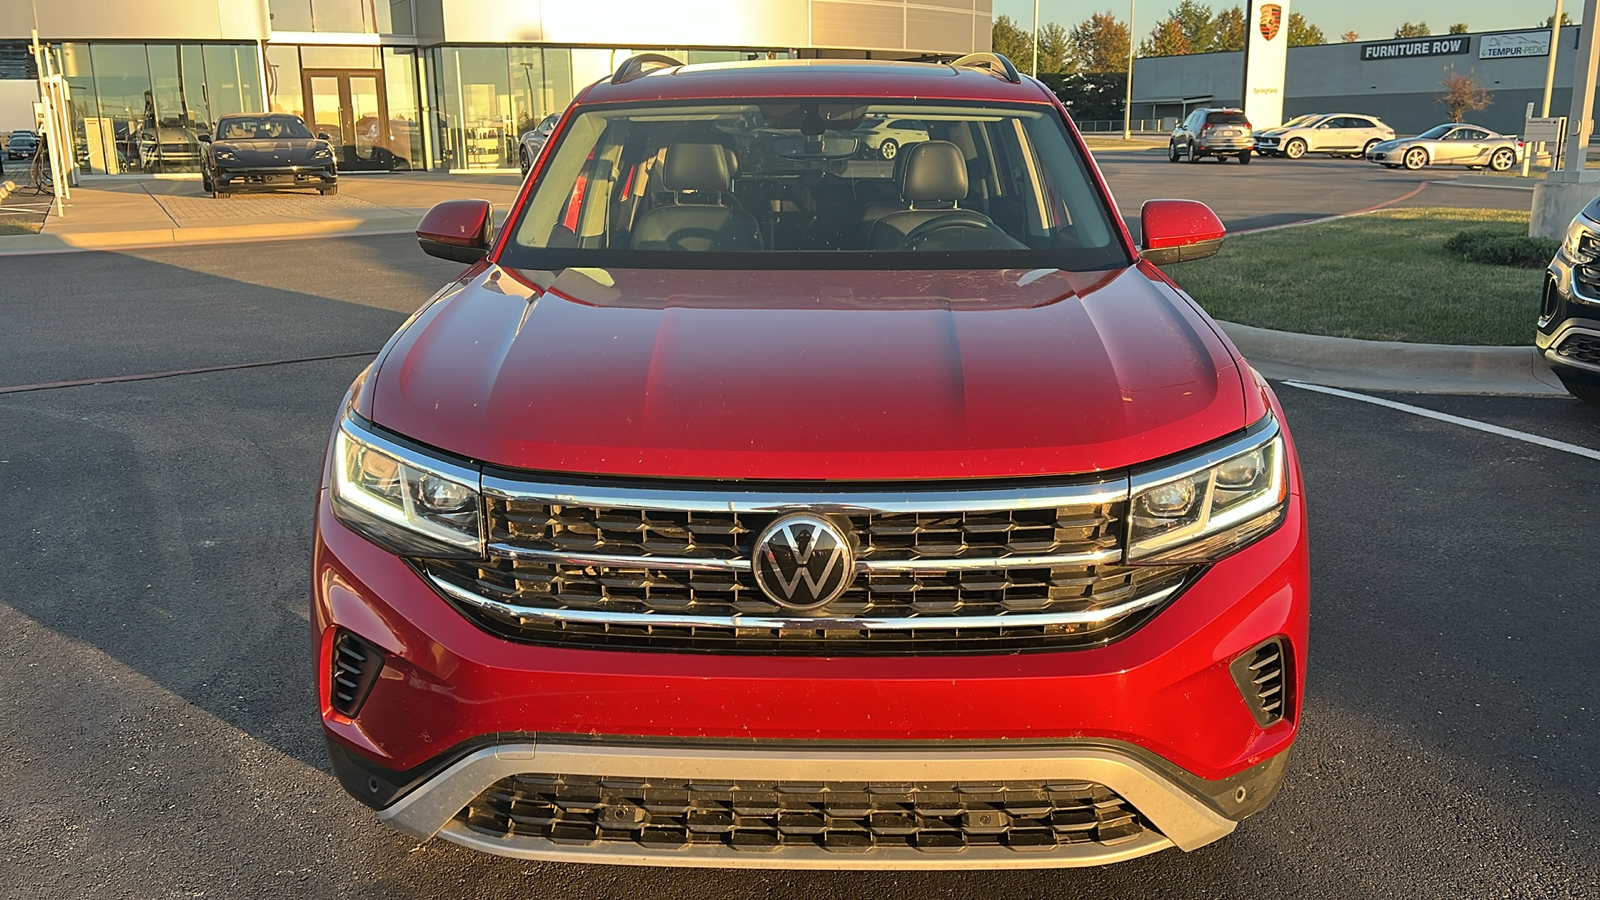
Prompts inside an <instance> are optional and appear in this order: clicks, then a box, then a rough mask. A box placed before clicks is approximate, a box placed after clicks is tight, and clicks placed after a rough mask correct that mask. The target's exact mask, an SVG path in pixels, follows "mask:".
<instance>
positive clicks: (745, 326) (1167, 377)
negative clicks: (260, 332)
mask: <svg viewBox="0 0 1600 900" xmlns="http://www.w3.org/2000/svg"><path fill="white" fill-rule="evenodd" d="M1146 265H1147V264H1146ZM1153 274H1154V270H1153V269H1151V270H1149V272H1147V271H1146V270H1144V269H1142V268H1140V267H1134V268H1128V269H1121V270H1117V271H1113V272H1097V273H1088V274H1071V273H1065V272H1060V271H1057V270H1037V271H1033V272H1023V271H1020V270H999V271H995V270H988V271H948V270H945V271H887V272H855V271H849V272H841V271H807V272H799V271H795V272H739V271H721V270H718V271H686V270H660V269H656V270H620V269H613V270H594V269H588V270H583V269H568V270H564V271H563V272H560V273H552V272H530V271H516V270H510V269H503V268H499V267H496V266H492V265H490V266H485V267H484V268H483V269H482V271H480V272H478V273H477V274H476V275H475V276H474V277H471V278H470V279H468V280H465V281H463V282H460V283H458V284H457V285H455V286H454V287H452V288H451V289H450V290H448V291H446V292H444V293H443V294H442V295H441V296H440V297H439V298H437V299H436V301H435V302H434V303H432V304H430V305H429V306H427V307H425V308H424V309H422V310H420V311H419V312H418V314H417V315H416V316H415V317H414V318H413V319H412V321H411V322H410V323H408V325H407V326H406V327H404V328H403V329H402V331H401V333H399V334H398V335H397V336H396V338H395V339H394V340H392V341H391V344H390V347H389V348H388V350H387V352H386V354H385V355H384V356H383V357H382V358H381V359H380V360H379V362H378V363H377V364H375V365H376V368H375V371H376V374H375V375H374V376H372V383H371V384H369V385H368V386H367V389H366V390H364V391H363V392H362V393H361V397H362V398H364V402H362V403H361V404H360V405H359V406H358V410H357V411H358V412H360V413H361V414H363V415H366V416H367V417H369V418H370V419H372V420H373V421H374V422H375V423H376V424H378V425H379V426H382V427H385V428H388V429H390V430H392V431H394V432H397V433H399V434H401V435H403V436H406V437H408V438H410V439H412V440H415V441H420V442H422V443H424V444H428V445H432V446H434V447H437V448H439V449H442V450H445V451H448V452H450V453H454V454H459V455H461V456H464V457H468V458H470V459H473V460H476V461H479V462H484V463H488V464H494V465H501V466H508V467H513V468H519V469H530V470H542V471H547V472H568V473H581V474H605V475H625V476H670V477H685V478H746V479H836V480H837V479H860V480H905V479H935V478H974V477H1002V476H1025V475H1057V474H1067V473H1079V472H1093V471H1101V470H1108V469H1118V468H1124V467H1127V466H1131V465H1134V464H1137V463H1141V462H1145V461H1148V460H1152V459H1156V458H1158V457H1162V456H1166V455H1168V454H1172V453H1177V452H1180V451H1183V450H1186V449H1189V448H1191V447H1194V446H1196V445H1198V444H1201V443H1204V442H1206V441H1209V440H1212V439H1215V438H1218V437H1221V436H1223V435H1225V434H1228V433H1230V432H1233V431H1236V430H1238V429H1240V428H1242V427H1244V426H1245V425H1247V424H1248V422H1247V421H1246V419H1247V411H1246V404H1245V399H1244V388H1245V385H1246V383H1247V380H1246V379H1245V378H1244V377H1243V375H1242V374H1241V371H1240V367H1239V365H1238V364H1237V363H1236V361H1235V358H1234V356H1233V354H1232V351H1231V348H1230V346H1229V345H1228V344H1226V343H1225V342H1224V341H1223V340H1222V339H1220V338H1219V337H1218V336H1217V334H1216V332H1215V331H1214V329H1213V327H1212V326H1211V324H1210V323H1209V322H1208V320H1206V319H1205V318H1204V316H1203V315H1202V314H1201V313H1199V311H1198V310H1197V309H1196V308H1195V307H1194V306H1193V305H1192V304H1191V303H1190V302H1189V301H1187V300H1186V299H1185V298H1184V297H1182V296H1181V295H1179V294H1178V293H1177V292H1176V291H1175V290H1173V289H1172V288H1171V287H1170V286H1169V285H1167V284H1166V283H1164V282H1163V281H1161V280H1159V275H1154V277H1152V275H1153Z"/></svg>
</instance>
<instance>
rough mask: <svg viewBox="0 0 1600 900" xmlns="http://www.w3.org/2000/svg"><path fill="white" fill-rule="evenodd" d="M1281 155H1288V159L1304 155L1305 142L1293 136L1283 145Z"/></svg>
mask: <svg viewBox="0 0 1600 900" xmlns="http://www.w3.org/2000/svg"><path fill="white" fill-rule="evenodd" d="M1283 155H1284V156H1287V157H1289V158H1290V159H1299V158H1300V157H1302V156H1305V155H1306V142H1305V141H1303V140H1301V139H1300V138H1294V139H1292V140H1290V141H1289V143H1287V144H1284V145H1283Z"/></svg>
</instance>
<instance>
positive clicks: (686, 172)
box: [661, 141, 737, 191]
mask: <svg viewBox="0 0 1600 900" xmlns="http://www.w3.org/2000/svg"><path fill="white" fill-rule="evenodd" d="M736 171H737V163H736V162H735V160H734V155H733V151H732V150H729V149H728V148H727V147H724V146H722V145H721V144H713V143H709V142H704V141H674V142H673V143H672V145H671V146H669V147H668V148H667V164H666V169H665V171H663V172H662V174H661V179H662V186H663V187H665V188H666V189H667V190H669V191H726V190H728V188H729V187H731V186H732V185H733V176H734V174H735V173H736Z"/></svg>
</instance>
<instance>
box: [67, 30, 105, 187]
mask: <svg viewBox="0 0 1600 900" xmlns="http://www.w3.org/2000/svg"><path fill="white" fill-rule="evenodd" d="M53 52H54V53H55V66H56V71H58V72H60V73H61V74H62V77H64V78H66V80H67V91H68V99H69V102H70V103H71V104H72V143H73V154H72V156H73V159H74V160H75V161H76V163H77V166H78V171H80V172H84V173H87V174H93V175H104V174H106V160H107V159H110V160H113V165H114V164H115V159H116V142H115V141H114V140H112V139H111V136H110V135H109V134H108V133H106V132H103V131H102V130H101V128H100V99H99V96H98V95H97V94H96V93H95V87H94V69H93V68H92V67H91V65H90V63H89V45H88V44H60V45H58V46H56V47H55V48H53Z"/></svg>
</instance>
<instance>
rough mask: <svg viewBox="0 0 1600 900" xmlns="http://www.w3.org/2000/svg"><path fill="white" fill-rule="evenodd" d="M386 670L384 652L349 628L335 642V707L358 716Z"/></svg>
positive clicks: (350, 714) (344, 712)
mask: <svg viewBox="0 0 1600 900" xmlns="http://www.w3.org/2000/svg"><path fill="white" fill-rule="evenodd" d="M381 671H383V653H382V652H381V651H379V650H378V648H377V647H374V646H372V645H371V644H369V643H367V642H366V641H363V640H362V639H361V638H358V637H356V636H355V635H353V634H351V633H350V632H348V631H341V632H340V633H339V639H338V640H337V641H334V643H333V708H334V709H335V710H336V711H338V712H339V713H341V714H342V715H346V716H350V717H352V718H354V717H355V714H356V713H358V712H360V711H361V704H363V703H365V702H366V700H367V694H368V693H370V692H371V691H372V685H373V684H374V683H375V682H377V680H378V673H379V672H381Z"/></svg>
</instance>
